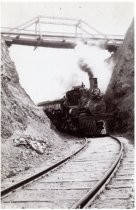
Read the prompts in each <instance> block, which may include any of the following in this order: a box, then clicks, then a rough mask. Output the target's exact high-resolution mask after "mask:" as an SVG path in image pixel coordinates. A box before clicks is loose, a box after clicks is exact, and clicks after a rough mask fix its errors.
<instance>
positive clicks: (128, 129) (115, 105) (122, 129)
mask: <svg viewBox="0 0 136 210" xmlns="http://www.w3.org/2000/svg"><path fill="white" fill-rule="evenodd" d="M115 62H116V64H115V67H114V70H113V74H112V77H111V81H110V84H109V86H108V89H107V92H106V103H107V107H108V111H110V112H112V113H113V120H112V121H111V122H110V124H109V131H110V133H113V134H121V135H124V136H125V137H127V138H129V139H131V140H132V139H133V138H134V22H132V24H131V26H130V27H129V29H128V31H127V33H126V35H125V39H124V42H123V45H122V46H121V47H120V48H119V50H118V51H117V53H116V55H115Z"/></svg>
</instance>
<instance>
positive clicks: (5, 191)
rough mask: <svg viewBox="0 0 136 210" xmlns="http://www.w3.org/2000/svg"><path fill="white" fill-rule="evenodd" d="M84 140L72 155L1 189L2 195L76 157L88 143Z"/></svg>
mask: <svg viewBox="0 0 136 210" xmlns="http://www.w3.org/2000/svg"><path fill="white" fill-rule="evenodd" d="M84 140H85V143H84V145H83V146H82V147H81V148H80V149H78V150H77V151H76V152H74V153H73V154H72V155H70V156H68V157H66V158H65V159H63V160H61V161H59V162H57V163H55V164H54V165H52V166H50V167H49V168H46V169H45V170H43V171H41V172H39V173H37V174H35V175H33V176H31V177H29V178H27V179H25V180H23V181H21V182H18V183H17V184H15V185H12V186H10V187H8V188H6V189H4V190H2V191H1V197H3V196H5V195H7V194H9V193H10V192H12V191H13V190H16V189H18V188H20V187H22V186H24V185H26V184H28V183H30V182H32V181H34V180H35V179H37V178H39V177H40V176H42V175H44V174H46V173H48V172H49V171H52V170H53V169H55V168H57V167H58V166H60V165H62V164H63V163H65V162H66V161H67V160H69V159H71V158H72V157H74V156H75V155H77V154H78V153H79V152H80V151H81V150H83V149H84V148H85V146H86V145H87V139H86V138H84Z"/></svg>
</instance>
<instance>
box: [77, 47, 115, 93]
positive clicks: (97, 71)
mask: <svg viewBox="0 0 136 210" xmlns="http://www.w3.org/2000/svg"><path fill="white" fill-rule="evenodd" d="M75 52H76V54H77V56H78V59H79V61H80V60H83V61H84V63H86V64H87V66H88V68H90V69H91V70H92V72H93V75H94V77H97V78H98V87H99V88H100V89H101V91H102V92H103V93H104V92H105V91H106V89H107V86H108V83H109V81H110V78H111V74H112V68H113V63H112V62H109V63H107V62H106V61H105V60H106V59H108V58H110V56H111V54H110V53H109V52H108V51H107V50H104V49H101V48H100V47H99V46H87V45H84V44H81V43H80V44H78V45H77V47H76V48H75ZM88 79H89V78H88Z"/></svg>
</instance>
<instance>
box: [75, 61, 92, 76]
mask: <svg viewBox="0 0 136 210" xmlns="http://www.w3.org/2000/svg"><path fill="white" fill-rule="evenodd" d="M78 65H79V67H80V69H81V70H82V71H84V72H86V73H87V74H88V76H89V78H93V77H94V75H93V72H92V69H91V68H90V67H89V66H88V64H86V63H85V62H84V61H83V59H81V60H79V62H78Z"/></svg>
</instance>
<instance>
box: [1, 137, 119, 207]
mask: <svg viewBox="0 0 136 210" xmlns="http://www.w3.org/2000/svg"><path fill="white" fill-rule="evenodd" d="M117 141H118V140H117V139H116V138H111V137H103V138H95V139H94V138H90V139H88V143H87V146H86V147H85V146H84V147H85V149H84V150H82V151H81V152H80V153H78V155H77V156H75V157H73V156H72V159H71V160H70V161H68V162H67V163H66V164H65V165H64V164H63V167H62V166H59V167H58V168H57V169H55V170H53V171H52V172H48V173H47V174H46V175H43V174H42V177H40V178H38V179H37V180H36V181H34V182H31V183H28V184H27V185H25V186H24V187H23V189H20V190H17V191H16V192H12V193H10V194H9V195H7V196H4V198H3V199H2V207H3V208H71V207H72V208H86V207H87V203H88V201H89V200H90V192H91V191H93V190H94V187H95V188H96V186H98V183H99V184H100V183H101V182H103V183H104V184H105V183H106V182H107V179H105V180H103V181H100V180H101V179H102V178H103V179H104V178H106V175H105V173H106V174H107V171H108V172H109V175H108V178H110V176H112V172H113V168H114V169H115V168H116V165H118V164H119V161H120V159H121V157H122V152H123V145H122V143H120V141H118V142H117ZM115 162H116V163H115ZM111 165H112V167H111ZM109 168H110V169H111V171H110V170H109ZM101 184H102V183H101ZM101 187H102V185H101ZM90 189H91V191H90ZM100 191H101V189H100V188H99V189H98V192H100ZM88 195H89V197H88ZM93 195H94V194H93ZM86 197H87V199H86ZM94 197H95V196H94ZM94 197H93V199H94ZM81 198H82V199H81ZM84 200H86V201H87V202H85V203H84V204H83V203H82V201H84ZM89 205H90V203H89Z"/></svg>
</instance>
